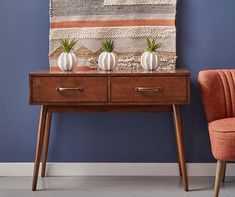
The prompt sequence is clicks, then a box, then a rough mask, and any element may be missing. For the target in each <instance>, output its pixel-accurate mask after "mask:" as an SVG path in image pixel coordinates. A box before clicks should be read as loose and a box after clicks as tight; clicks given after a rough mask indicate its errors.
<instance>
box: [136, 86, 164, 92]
mask: <svg viewBox="0 0 235 197" xmlns="http://www.w3.org/2000/svg"><path fill="white" fill-rule="evenodd" d="M135 91H136V92H161V91H162V87H151V88H146V87H136V88H135Z"/></svg>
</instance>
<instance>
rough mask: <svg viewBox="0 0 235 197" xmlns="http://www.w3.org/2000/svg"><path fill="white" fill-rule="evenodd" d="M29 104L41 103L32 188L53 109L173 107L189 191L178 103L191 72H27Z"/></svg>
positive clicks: (186, 94) (185, 99) (184, 98)
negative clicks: (28, 73)
mask: <svg viewBox="0 0 235 197" xmlns="http://www.w3.org/2000/svg"><path fill="white" fill-rule="evenodd" d="M29 83H30V97H29V98H30V104H32V105H40V106H41V111H40V117H39V128H38V137H37V146H36V154H35V164H34V173H33V184H32V190H33V191H35V190H36V187H37V179H38V171H39V165H40V160H41V153H42V172H41V176H42V177H44V176H45V170H46V160H47V152H48V144H49V136H50V126H51V118H52V113H54V112H165V111H167V112H172V114H173V120H174V125H175V134H176V142H177V143H176V144H177V152H178V158H179V159H178V160H179V161H178V163H179V171H180V175H181V176H182V177H183V184H184V190H185V191H188V179H187V170H186V163H185V153H184V142H183V132H182V123H181V114H180V105H182V104H189V102H190V73H189V72H188V71H187V70H185V69H176V70H175V71H162V72H157V71H151V72H147V71H136V70H135V71H134V70H133V71H113V72H105V71H99V70H89V69H76V70H74V71H72V72H69V73H68V72H60V71H58V70H56V69H55V70H53V71H52V70H51V71H42V72H35V73H31V74H30V75H29Z"/></svg>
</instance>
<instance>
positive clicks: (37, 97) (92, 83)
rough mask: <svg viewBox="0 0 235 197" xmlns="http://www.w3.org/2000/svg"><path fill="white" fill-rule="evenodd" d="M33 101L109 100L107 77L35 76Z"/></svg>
mask: <svg viewBox="0 0 235 197" xmlns="http://www.w3.org/2000/svg"><path fill="white" fill-rule="evenodd" d="M31 80H32V82H31V86H32V87H31V101H32V103H52V102H53V103H79V102H107V97H108V96H107V95H108V93H107V92H108V91H107V78H103V77H33V78H32V79H31Z"/></svg>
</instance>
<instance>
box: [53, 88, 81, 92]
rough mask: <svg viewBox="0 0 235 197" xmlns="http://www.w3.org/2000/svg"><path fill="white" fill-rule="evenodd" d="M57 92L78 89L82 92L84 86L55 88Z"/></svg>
mask: <svg viewBox="0 0 235 197" xmlns="http://www.w3.org/2000/svg"><path fill="white" fill-rule="evenodd" d="M56 90H57V92H67V91H78V92H82V91H84V88H82V87H79V88H56Z"/></svg>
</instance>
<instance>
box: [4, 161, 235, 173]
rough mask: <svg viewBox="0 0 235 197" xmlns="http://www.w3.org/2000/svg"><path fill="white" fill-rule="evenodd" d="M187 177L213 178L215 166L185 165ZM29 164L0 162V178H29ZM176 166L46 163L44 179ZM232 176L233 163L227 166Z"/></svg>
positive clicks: (164, 170)
mask: <svg viewBox="0 0 235 197" xmlns="http://www.w3.org/2000/svg"><path fill="white" fill-rule="evenodd" d="M187 170H188V175H189V176H215V170H216V164H215V163H189V164H187ZM32 173H33V163H0V176H32ZM178 175H179V171H178V164H177V163H48V164H47V176H178ZM227 175H228V176H235V164H228V168H227Z"/></svg>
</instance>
